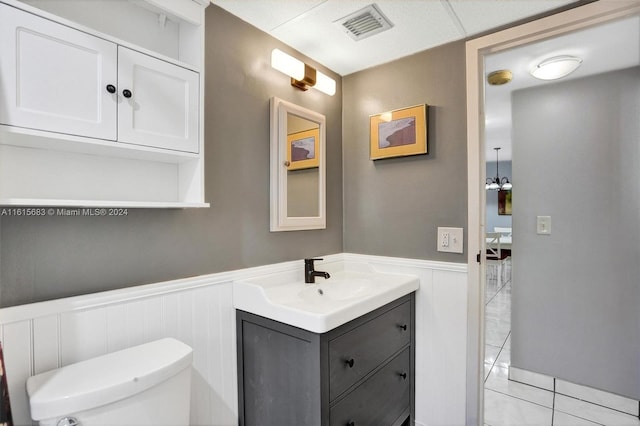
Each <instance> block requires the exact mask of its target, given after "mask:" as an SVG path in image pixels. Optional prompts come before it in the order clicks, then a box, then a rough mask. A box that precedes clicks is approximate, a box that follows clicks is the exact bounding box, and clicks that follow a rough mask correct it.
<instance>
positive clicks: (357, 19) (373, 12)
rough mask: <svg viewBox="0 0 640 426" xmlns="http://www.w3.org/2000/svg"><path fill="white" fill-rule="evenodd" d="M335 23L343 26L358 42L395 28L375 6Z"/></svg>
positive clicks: (371, 5) (372, 5)
mask: <svg viewBox="0 0 640 426" xmlns="http://www.w3.org/2000/svg"><path fill="white" fill-rule="evenodd" d="M335 22H336V23H338V24H340V25H342V27H343V28H344V29H345V30H346V33H347V34H349V36H350V37H351V38H352V39H354V40H356V41H358V40H362V39H364V38H367V37H370V36H372V35H374V34H378V33H380V32H382V31H386V30H388V29H390V28H391V27H393V24H392V23H391V21H389V19H388V18H387V17H386V16H384V15H383V14H382V12H381V11H380V9H378V7H377V6H376V5H375V4H370V5H369V6H367V7H365V8H363V9H360V10H358V11H357V12H354V13H352V14H350V15H348V16H345V17H344V18H340V19H338V20H337V21H335Z"/></svg>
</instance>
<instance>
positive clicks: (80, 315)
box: [0, 274, 238, 426]
mask: <svg viewBox="0 0 640 426" xmlns="http://www.w3.org/2000/svg"><path fill="white" fill-rule="evenodd" d="M231 282H232V280H231V279H229V277H228V276H224V274H220V276H216V275H213V276H208V277H197V278H194V279H187V280H179V281H174V282H168V283H158V284H151V285H146V286H140V287H134V288H131V289H124V290H116V291H113V292H105V293H98V294H93V295H88V296H79V297H74V298H68V299H60V300H56V301H51V302H43V303H35V304H32V305H24V306H18V307H12V308H5V309H2V310H0V330H1V334H0V336H1V338H2V344H3V349H4V354H5V364H6V369H7V379H8V384H9V392H10V398H11V405H12V411H13V416H14V422H15V425H16V426H23V425H32V424H34V423H32V421H31V418H30V415H29V407H28V400H27V395H26V391H25V382H26V379H27V378H28V377H29V376H31V375H33V374H38V373H41V372H44V371H47V370H50V369H53V368H58V367H61V366H64V365H68V364H71V363H74V362H78V361H82V360H85V359H88V358H92V357H95V356H98V355H102V354H105V353H109V352H113V351H117V350H120V349H124V348H127V347H131V346H135V345H138V344H142V343H146V342H150V341H153V340H157V339H159V338H162V337H174V338H176V339H179V340H181V341H183V342H185V343H186V344H188V345H189V346H191V347H192V348H193V354H194V360H193V370H192V389H191V392H192V395H193V398H192V407H191V424H193V425H207V426H210V425H220V426H233V425H236V424H237V417H238V416H237V411H238V410H237V382H236V351H235V345H236V342H235V312H234V310H233V299H232V295H233V292H232V284H231ZM56 311H57V312H56ZM43 314H44V315H43Z"/></svg>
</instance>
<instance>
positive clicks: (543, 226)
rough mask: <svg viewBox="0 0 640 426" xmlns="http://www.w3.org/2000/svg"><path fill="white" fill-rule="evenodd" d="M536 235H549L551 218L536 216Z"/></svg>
mask: <svg viewBox="0 0 640 426" xmlns="http://www.w3.org/2000/svg"><path fill="white" fill-rule="evenodd" d="M536 233H537V234H538V235H551V216H536Z"/></svg>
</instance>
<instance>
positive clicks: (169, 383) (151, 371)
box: [27, 338, 193, 426]
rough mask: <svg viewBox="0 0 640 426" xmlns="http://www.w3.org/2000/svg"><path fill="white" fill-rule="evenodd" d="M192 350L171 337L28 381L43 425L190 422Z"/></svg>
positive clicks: (172, 425) (173, 425)
mask: <svg viewBox="0 0 640 426" xmlns="http://www.w3.org/2000/svg"><path fill="white" fill-rule="evenodd" d="M192 352H193V351H192V349H191V348H190V347H189V346H187V345H185V344H184V343H182V342H179V341H178V340H175V339H171V338H167V339H161V340H157V341H154V342H151V343H146V344H144V345H140V346H135V347H133V348H129V349H124V350H122V351H119V352H113V353H110V354H107V355H104V356H100V357H98V358H93V359H89V360H87V361H83V362H79V363H77V364H72V365H68V366H65V367H62V368H59V369H56V370H52V371H48V372H46V373H42V374H38V375H36V376H33V377H30V378H29V379H28V380H27V393H28V395H29V404H30V407H31V417H32V418H33V420H36V421H38V422H39V424H40V426H74V425H78V426H116V425H118V426H122V425H127V426H187V425H189V409H190V393H191V392H190V391H191V361H192V358H193V355H192Z"/></svg>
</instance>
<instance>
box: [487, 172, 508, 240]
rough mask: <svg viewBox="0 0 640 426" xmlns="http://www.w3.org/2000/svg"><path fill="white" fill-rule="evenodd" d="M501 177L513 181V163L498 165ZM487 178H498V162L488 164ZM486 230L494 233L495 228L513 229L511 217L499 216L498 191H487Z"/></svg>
mask: <svg viewBox="0 0 640 426" xmlns="http://www.w3.org/2000/svg"><path fill="white" fill-rule="evenodd" d="M498 171H499V173H500V177H501V178H503V177H507V178H509V181H513V179H512V174H511V161H500V162H499V164H498ZM487 177H488V178H494V177H496V162H495V161H493V162H488V163H487ZM486 205H487V209H486V219H487V220H486V230H487V232H493V228H495V227H496V226H499V227H501V228H511V216H507V215H502V216H501V215H499V214H498V191H487V204H486Z"/></svg>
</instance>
